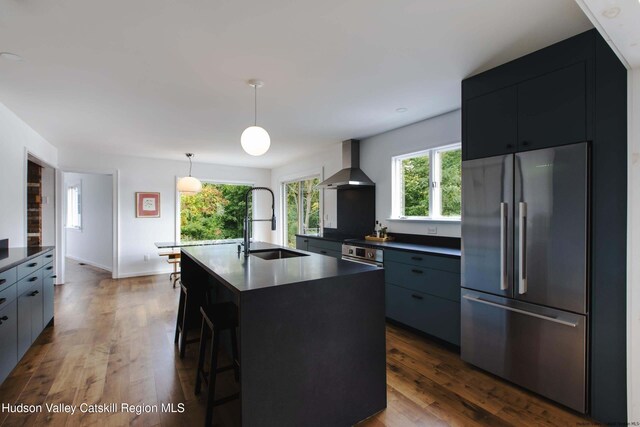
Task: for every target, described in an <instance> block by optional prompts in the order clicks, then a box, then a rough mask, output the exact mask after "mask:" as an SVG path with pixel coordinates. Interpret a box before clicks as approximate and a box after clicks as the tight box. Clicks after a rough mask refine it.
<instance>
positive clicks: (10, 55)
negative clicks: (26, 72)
mask: <svg viewBox="0 0 640 427" xmlns="http://www.w3.org/2000/svg"><path fill="white" fill-rule="evenodd" d="M0 57H1V58H2V59H6V60H7V61H13V62H18V61H22V57H21V56H20V55H16V54H15V53H11V52H0Z"/></svg>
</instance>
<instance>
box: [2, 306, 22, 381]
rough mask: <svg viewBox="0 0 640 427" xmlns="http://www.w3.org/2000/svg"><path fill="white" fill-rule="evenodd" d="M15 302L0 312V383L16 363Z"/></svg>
mask: <svg viewBox="0 0 640 427" xmlns="http://www.w3.org/2000/svg"><path fill="white" fill-rule="evenodd" d="M16 315H17V309H16V300H15V299H14V300H13V301H11V302H9V303H7V304H6V305H5V306H4V308H3V309H2V310H0V383H1V382H2V381H4V380H5V378H7V376H8V375H9V373H10V372H11V370H12V369H13V367H14V366H16V363H18V318H17V316H16Z"/></svg>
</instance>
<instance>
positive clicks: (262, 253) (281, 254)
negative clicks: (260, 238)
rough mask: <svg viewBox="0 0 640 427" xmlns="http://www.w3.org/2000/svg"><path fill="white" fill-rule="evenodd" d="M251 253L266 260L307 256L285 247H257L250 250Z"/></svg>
mask: <svg viewBox="0 0 640 427" xmlns="http://www.w3.org/2000/svg"><path fill="white" fill-rule="evenodd" d="M251 255H253V256H257V257H258V258H262V259H266V260H270V259H284V258H296V257H299V256H309V255H307V254H301V253H300V252H294V251H290V250H287V249H259V250H254V251H251Z"/></svg>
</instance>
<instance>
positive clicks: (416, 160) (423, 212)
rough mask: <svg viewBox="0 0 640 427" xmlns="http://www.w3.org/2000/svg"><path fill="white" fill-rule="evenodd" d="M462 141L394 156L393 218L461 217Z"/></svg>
mask: <svg viewBox="0 0 640 427" xmlns="http://www.w3.org/2000/svg"><path fill="white" fill-rule="evenodd" d="M461 154H462V153H461V147H460V144H453V145H447V146H443V147H436V148H432V149H429V150H424V151H420V152H417V153H410V154H405V155H402V156H396V157H393V158H392V165H391V167H392V173H393V184H392V185H393V189H392V198H393V200H392V213H391V215H392V217H393V218H396V219H425V220H429V219H451V220H459V219H460V208H461V195H462V191H461V190H462V176H461V173H462V172H461V170H462V167H461V165H462V157H461Z"/></svg>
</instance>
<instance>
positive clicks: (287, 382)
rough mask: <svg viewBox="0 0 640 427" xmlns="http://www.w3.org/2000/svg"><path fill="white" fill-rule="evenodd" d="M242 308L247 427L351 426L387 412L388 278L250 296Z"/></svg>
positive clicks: (352, 278) (365, 276)
mask: <svg viewBox="0 0 640 427" xmlns="http://www.w3.org/2000/svg"><path fill="white" fill-rule="evenodd" d="M240 307H241V308H240V327H241V330H242V335H241V337H240V341H241V345H240V346H241V356H240V357H241V366H242V376H243V391H242V425H244V426H279V427H280V426H301V425H304V426H329V425H330V426H349V425H353V424H354V423H356V422H357V421H360V420H362V419H364V418H366V417H369V416H371V415H373V414H374V413H376V412H378V411H381V410H383V409H384V408H385V407H386V371H385V306H384V270H382V269H379V270H373V271H369V272H366V273H360V274H356V275H349V276H342V277H334V278H330V279H323V280H316V281H310V282H306V283H297V284H292V285H288V286H280V287H275V288H267V289H263V290H259V291H254V292H249V293H244V294H242V295H241V303H240ZM276 385H277V386H276Z"/></svg>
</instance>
